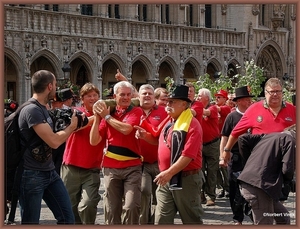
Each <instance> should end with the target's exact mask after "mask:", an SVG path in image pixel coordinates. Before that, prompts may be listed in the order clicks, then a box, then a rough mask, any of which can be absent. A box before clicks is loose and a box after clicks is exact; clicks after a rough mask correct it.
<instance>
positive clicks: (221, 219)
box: [16, 182, 296, 225]
mask: <svg viewBox="0 0 300 229" xmlns="http://www.w3.org/2000/svg"><path fill="white" fill-rule="evenodd" d="M99 192H100V194H101V196H102V194H103V182H102V183H101V187H100V190H99ZM102 204H103V203H102V201H100V202H99V204H98V213H97V218H96V224H98V225H103V224H104V215H103V205H102ZM284 205H285V206H286V208H287V209H288V211H289V212H290V214H291V220H292V225H296V218H295V217H296V193H291V194H290V196H289V198H288V201H286V202H285V203H284ZM202 206H203V209H204V212H205V215H204V219H203V220H204V224H205V225H232V224H233V221H232V212H231V209H230V206H229V199H227V198H222V199H217V201H216V205H215V206H210V207H207V206H205V205H204V204H203V205H202ZM16 224H20V215H19V209H17V215H16ZM40 224H43V225H55V224H56V220H55V219H54V217H53V214H52V212H51V211H50V210H49V209H48V207H47V205H46V204H45V203H43V204H42V211H41V217H40ZM175 224H182V222H181V220H180V217H179V215H177V216H176V218H175ZM243 224H245V225H251V224H252V223H251V220H250V219H249V217H248V216H245V220H244V222H243Z"/></svg>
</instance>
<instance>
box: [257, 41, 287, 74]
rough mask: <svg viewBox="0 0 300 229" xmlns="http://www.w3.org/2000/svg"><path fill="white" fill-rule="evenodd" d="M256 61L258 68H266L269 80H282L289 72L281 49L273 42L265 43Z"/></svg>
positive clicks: (265, 72)
mask: <svg viewBox="0 0 300 229" xmlns="http://www.w3.org/2000/svg"><path fill="white" fill-rule="evenodd" d="M257 53H258V54H257V55H256V59H255V63H257V66H259V67H262V68H264V75H265V76H266V77H267V78H270V77H278V78H282V76H283V74H284V73H286V72H287V64H286V62H285V56H284V53H283V51H282V49H281V47H280V46H279V45H278V44H277V43H276V42H275V41H273V40H269V41H266V42H264V43H263V44H262V45H261V46H260V47H259V49H258V51H257Z"/></svg>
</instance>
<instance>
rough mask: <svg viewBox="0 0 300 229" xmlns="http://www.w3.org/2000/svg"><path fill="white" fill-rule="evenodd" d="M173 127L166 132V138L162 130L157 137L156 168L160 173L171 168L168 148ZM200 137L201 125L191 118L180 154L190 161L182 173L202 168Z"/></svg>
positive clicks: (201, 134) (201, 133)
mask: <svg viewBox="0 0 300 229" xmlns="http://www.w3.org/2000/svg"><path fill="white" fill-rule="evenodd" d="M167 125H168V124H167ZM167 125H166V126H167ZM173 127H174V125H173V126H172V127H170V129H169V131H167V133H168V134H167V136H164V135H165V133H164V132H165V131H164V129H163V130H162V132H161V134H160V136H159V145H158V166H159V170H160V171H164V170H166V169H168V168H169V167H170V166H171V164H170V162H171V149H170V148H169V147H168V146H170V145H171V136H172V130H173ZM202 136H203V132H202V128H201V125H200V123H199V122H198V120H197V119H196V118H194V117H193V119H192V121H191V124H190V127H189V130H188V133H187V135H186V138H185V143H184V147H183V150H182V152H181V155H182V156H185V157H189V158H192V161H191V162H190V163H189V164H188V165H187V166H186V167H185V168H184V169H183V171H188V170H194V169H201V168H202ZM165 137H166V142H165Z"/></svg>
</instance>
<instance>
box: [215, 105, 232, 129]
mask: <svg viewBox="0 0 300 229" xmlns="http://www.w3.org/2000/svg"><path fill="white" fill-rule="evenodd" d="M230 112H231V107H230V106H227V105H223V106H220V112H219V116H218V117H219V130H220V133H221V131H222V128H223V125H224V122H225V119H226V117H227V115H228V114H229V113H230Z"/></svg>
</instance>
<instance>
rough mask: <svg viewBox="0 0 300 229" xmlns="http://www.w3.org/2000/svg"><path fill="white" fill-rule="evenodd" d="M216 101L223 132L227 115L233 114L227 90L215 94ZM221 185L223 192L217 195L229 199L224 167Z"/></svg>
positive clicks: (219, 176) (219, 172)
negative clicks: (228, 102) (228, 103)
mask: <svg viewBox="0 0 300 229" xmlns="http://www.w3.org/2000/svg"><path fill="white" fill-rule="evenodd" d="M215 99H216V105H215V106H216V107H217V109H218V117H219V130H220V132H221V130H222V128H223V125H224V121H225V119H226V117H227V115H228V114H229V113H230V112H231V107H229V106H228V105H227V104H226V101H227V100H228V93H227V91H226V90H223V89H221V90H219V91H218V92H217V93H216V94H215ZM218 184H219V185H220V186H221V188H222V190H221V192H220V193H219V194H218V195H217V197H218V198H222V197H224V196H226V197H227V198H228V197H229V181H228V172H227V169H224V168H223V167H220V168H219V171H218V174H217V185H218Z"/></svg>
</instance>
